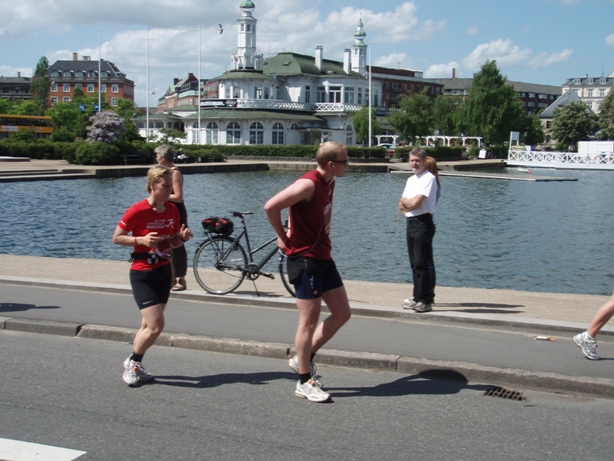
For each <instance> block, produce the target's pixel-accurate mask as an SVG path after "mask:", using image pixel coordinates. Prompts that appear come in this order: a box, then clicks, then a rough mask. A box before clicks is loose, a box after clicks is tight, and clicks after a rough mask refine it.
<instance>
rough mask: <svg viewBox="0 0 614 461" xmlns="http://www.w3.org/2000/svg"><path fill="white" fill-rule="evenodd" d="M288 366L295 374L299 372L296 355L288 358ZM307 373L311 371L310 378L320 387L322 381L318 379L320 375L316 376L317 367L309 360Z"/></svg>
mask: <svg viewBox="0 0 614 461" xmlns="http://www.w3.org/2000/svg"><path fill="white" fill-rule="evenodd" d="M288 366H289V367H290V368H292V370H293V371H294V372H295V373H296V374H297V375H298V374H300V372H299V371H298V357H297V356H296V355H295V356H294V357H292V358H291V359H290V360H288ZM309 373H311V379H312V380H313V382H314V383H315V385H316V386H318V387H322V381H321V380H320V376H318V367H317V366H316V364H315V363H313V362H309Z"/></svg>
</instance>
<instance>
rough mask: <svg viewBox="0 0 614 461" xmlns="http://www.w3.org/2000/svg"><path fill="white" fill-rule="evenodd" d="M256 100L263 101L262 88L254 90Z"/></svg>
mask: <svg viewBox="0 0 614 461" xmlns="http://www.w3.org/2000/svg"><path fill="white" fill-rule="evenodd" d="M254 99H262V88H260V87H256V88H254Z"/></svg>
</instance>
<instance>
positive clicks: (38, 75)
mask: <svg viewBox="0 0 614 461" xmlns="http://www.w3.org/2000/svg"><path fill="white" fill-rule="evenodd" d="M48 70H49V61H48V60H47V58H46V57H45V56H43V57H41V58H40V59H39V60H38V63H37V64H36V69H35V70H34V77H33V78H32V85H31V86H30V91H31V92H32V101H33V102H34V103H35V104H36V107H37V112H36V113H35V114H32V115H43V114H44V113H45V110H46V109H47V107H48V105H47V98H48V96H49V83H50V82H49V78H48V77H47V71H48Z"/></svg>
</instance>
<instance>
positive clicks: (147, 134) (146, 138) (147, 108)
mask: <svg viewBox="0 0 614 461" xmlns="http://www.w3.org/2000/svg"><path fill="white" fill-rule="evenodd" d="M146 78H147V84H146V87H147V88H146V90H147V101H146V104H147V107H146V109H145V124H146V127H145V142H149V27H148V28H147V77H146Z"/></svg>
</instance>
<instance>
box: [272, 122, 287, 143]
mask: <svg viewBox="0 0 614 461" xmlns="http://www.w3.org/2000/svg"><path fill="white" fill-rule="evenodd" d="M272 135H273V139H272V141H271V142H272V143H273V144H284V126H283V125H282V124H281V123H276V124H274V125H273V131H272Z"/></svg>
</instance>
